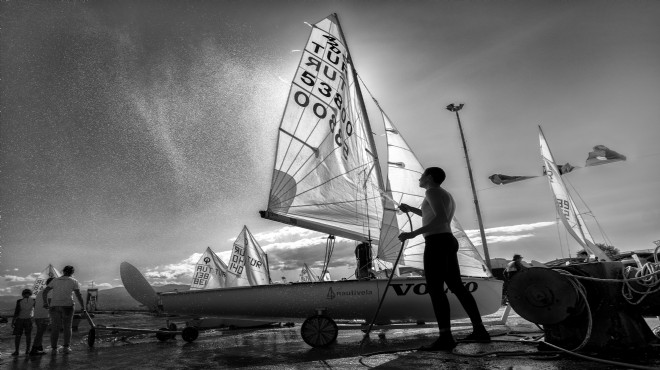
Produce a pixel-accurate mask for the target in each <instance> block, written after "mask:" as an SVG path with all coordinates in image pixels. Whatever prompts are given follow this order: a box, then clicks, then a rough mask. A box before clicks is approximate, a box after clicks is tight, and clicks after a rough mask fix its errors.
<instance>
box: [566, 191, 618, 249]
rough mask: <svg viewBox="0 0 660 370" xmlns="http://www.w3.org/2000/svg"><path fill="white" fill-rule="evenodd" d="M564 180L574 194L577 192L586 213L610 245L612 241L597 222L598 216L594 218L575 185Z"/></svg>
mask: <svg viewBox="0 0 660 370" xmlns="http://www.w3.org/2000/svg"><path fill="white" fill-rule="evenodd" d="M566 182H567V183H568V184H569V185H570V186H571V189H573V192H574V193H575V194H577V196H578V198H579V199H580V201H581V202H582V204H583V206H584V207H585V208H586V209H587V211H588V212H587V213H586V214H588V215H590V216H591V217H592V218H593V219H594V221H595V222H596V226H598V230H599V231H600V233H601V235H602V237H603V239H605V242H606V243H607V244H608V245H612V241H611V240H610V238H609V237H608V235H607V234H606V233H605V230H604V229H603V227H602V226H601V225H600V222H598V218H596V215H595V214H594V212H593V211H592V210H591V208H589V205H588V204H587V202H585V201H584V199H583V198H582V195H580V193H579V192H578V191H577V189H576V188H575V186H573V183H571V182H570V181H569V180H568V178H566Z"/></svg>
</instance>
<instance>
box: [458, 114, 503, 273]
mask: <svg viewBox="0 0 660 370" xmlns="http://www.w3.org/2000/svg"><path fill="white" fill-rule="evenodd" d="M463 106H464V104H459V105H454V104H449V105H448V106H447V110H449V111H450V112H454V113H456V120H457V121H458V130H459V131H460V133H461V142H462V143H463V151H464V152H465V161H466V162H467V169H468V174H469V175H470V186H472V196H473V197H474V208H475V209H476V211H477V221H478V222H479V232H480V234H481V244H482V245H483V246H484V259H485V260H486V266H487V267H488V269H489V270H491V271H492V269H491V267H490V254H489V253H488V245H486V232H485V231H484V224H483V222H482V220H481V210H480V209H479V199H477V190H476V189H475V187H474V178H473V177H472V167H471V166H470V157H469V156H468V150H467V145H466V144H465V136H464V135H463V126H462V125H461V117H460V116H459V115H458V111H459V110H461V109H462V108H463Z"/></svg>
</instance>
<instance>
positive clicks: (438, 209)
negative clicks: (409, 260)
mask: <svg viewBox="0 0 660 370" xmlns="http://www.w3.org/2000/svg"><path fill="white" fill-rule="evenodd" d="M445 177H446V175H445V171H444V170H443V169H442V168H439V167H429V168H427V169H426V170H424V173H422V176H421V177H420V178H419V187H421V188H424V189H426V193H425V197H424V201H423V202H422V205H421V209H419V208H415V207H412V206H409V205H407V204H401V205H400V206H399V209H400V210H401V211H403V212H412V213H414V214H416V215H418V216H422V227H420V228H419V229H417V230H414V231H412V232H408V233H401V234H400V235H399V240H401V241H402V242H403V241H405V240H407V239H412V238H414V237H416V236H417V235H420V234H421V235H424V240H425V244H426V245H425V247H424V275H425V277H426V286H427V290H428V292H429V295H430V296H431V303H432V304H433V311H434V313H435V317H436V320H437V321H438V329H439V331H440V336H439V337H438V339H437V340H436V341H435V342H434V343H433V344H431V345H428V346H423V347H421V348H419V350H420V351H451V350H452V349H453V348H454V347H456V342H455V341H454V338H453V336H452V334H451V322H450V311H449V309H450V307H449V301H448V300H447V295H446V294H445V291H444V284H445V283H446V284H447V287H448V288H449V289H450V290H451V291H452V293H454V294H455V295H456V298H458V300H459V301H460V302H461V305H462V306H463V309H464V310H465V312H466V313H467V314H468V316H469V317H470V321H471V322H472V327H473V332H472V333H471V334H469V335H468V336H467V337H466V338H465V340H469V341H475V342H490V334H489V333H488V331H487V330H486V327H485V326H484V324H483V322H482V320H481V314H480V313H479V307H477V302H476V301H475V300H474V297H473V296H472V294H471V293H470V292H469V291H468V290H467V289H466V288H465V286H464V285H463V281H462V279H461V271H460V268H459V265H458V256H457V252H458V241H457V240H456V238H455V237H454V234H453V233H452V230H451V220H452V218H453V217H454V212H455V211H456V204H455V203H454V198H452V196H451V194H449V192H448V191H446V190H445V189H443V188H442V187H441V186H440V185H441V184H442V183H443V181H444V180H445Z"/></svg>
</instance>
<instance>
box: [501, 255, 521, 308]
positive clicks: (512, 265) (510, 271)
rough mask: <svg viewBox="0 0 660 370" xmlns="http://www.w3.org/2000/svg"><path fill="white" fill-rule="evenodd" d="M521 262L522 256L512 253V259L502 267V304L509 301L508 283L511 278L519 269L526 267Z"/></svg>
mask: <svg viewBox="0 0 660 370" xmlns="http://www.w3.org/2000/svg"><path fill="white" fill-rule="evenodd" d="M526 268H527V267H525V266H524V265H523V264H522V256H521V255H519V254H514V255H513V260H512V261H511V262H509V263H508V264H507V265H506V268H505V269H504V287H502V295H503V296H504V302H503V303H504V304H508V303H509V283H510V282H511V279H512V278H513V277H514V276H515V275H516V274H517V273H519V272H520V271H523V270H524V269H526Z"/></svg>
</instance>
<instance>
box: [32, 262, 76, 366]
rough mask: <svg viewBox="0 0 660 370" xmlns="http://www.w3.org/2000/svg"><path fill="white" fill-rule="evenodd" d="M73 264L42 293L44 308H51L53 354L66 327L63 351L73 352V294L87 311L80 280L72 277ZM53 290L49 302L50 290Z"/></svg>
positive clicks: (51, 344)
mask: <svg viewBox="0 0 660 370" xmlns="http://www.w3.org/2000/svg"><path fill="white" fill-rule="evenodd" d="M74 271H75V270H74V268H73V266H65V267H64V269H63V270H62V273H63V274H64V275H63V276H60V277H58V278H55V279H53V281H51V282H50V283H49V284H48V286H47V287H46V289H44V291H43V292H42V293H41V294H42V297H43V302H44V308H49V313H50V320H51V325H52V327H51V334H50V346H51V354H55V353H57V340H58V339H59V335H60V329H64V343H63V344H64V347H63V348H62V352H63V353H69V352H71V334H72V332H73V329H72V327H71V324H72V323H73V311H74V302H73V295H72V294H71V293H75V294H76V297H77V298H78V302H79V303H80V307H81V308H82V310H83V312H85V311H86V310H85V304H84V303H83V298H82V295H81V294H80V284H79V283H78V280H76V279H74V278H73V277H72V275H73V272H74ZM51 290H52V291H53V294H52V296H51V299H50V304H49V303H48V292H50V291H51Z"/></svg>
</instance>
